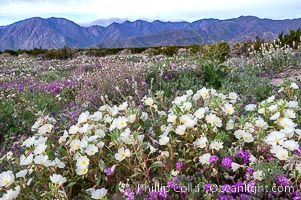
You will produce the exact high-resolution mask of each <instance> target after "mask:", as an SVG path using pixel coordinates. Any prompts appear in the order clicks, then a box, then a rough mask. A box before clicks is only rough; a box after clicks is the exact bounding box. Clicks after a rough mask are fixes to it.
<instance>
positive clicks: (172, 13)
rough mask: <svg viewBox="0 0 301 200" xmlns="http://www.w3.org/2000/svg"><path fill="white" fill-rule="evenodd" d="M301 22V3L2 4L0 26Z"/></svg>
mask: <svg viewBox="0 0 301 200" xmlns="http://www.w3.org/2000/svg"><path fill="white" fill-rule="evenodd" d="M241 15H254V16H257V17H260V18H271V19H293V18H301V3H300V0H0V25H8V24H11V23H13V22H16V21H19V20H22V19H26V18H30V17H43V18H47V17H63V18H67V19H70V20H72V21H75V22H77V23H85V22H91V21H94V20H97V19H107V18H112V17H117V18H128V19H130V20H136V19H150V20H155V19H160V20H170V21H178V20H186V21H194V20H198V19H203V18H217V19H229V18H235V17H239V16H241Z"/></svg>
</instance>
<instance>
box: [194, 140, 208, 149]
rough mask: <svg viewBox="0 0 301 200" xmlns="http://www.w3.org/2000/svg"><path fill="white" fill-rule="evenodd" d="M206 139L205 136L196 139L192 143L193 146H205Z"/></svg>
mask: <svg viewBox="0 0 301 200" xmlns="http://www.w3.org/2000/svg"><path fill="white" fill-rule="evenodd" d="M207 142H208V139H207V137H200V138H198V139H196V141H195V142H194V143H193V144H194V146H196V147H197V148H201V149H203V148H205V147H206V145H207Z"/></svg>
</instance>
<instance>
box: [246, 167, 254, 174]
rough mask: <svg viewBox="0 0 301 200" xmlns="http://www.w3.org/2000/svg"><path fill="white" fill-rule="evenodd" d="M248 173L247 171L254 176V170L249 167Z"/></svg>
mask: <svg viewBox="0 0 301 200" xmlns="http://www.w3.org/2000/svg"><path fill="white" fill-rule="evenodd" d="M246 171H247V173H248V174H253V172H254V169H252V168H250V167H247V169H246Z"/></svg>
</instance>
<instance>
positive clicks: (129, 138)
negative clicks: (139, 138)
mask: <svg viewBox="0 0 301 200" xmlns="http://www.w3.org/2000/svg"><path fill="white" fill-rule="evenodd" d="M120 139H121V140H122V141H123V142H124V143H125V144H134V142H135V140H134V137H133V135H131V130H130V129H129V128H127V129H125V131H124V132H122V133H121V134H120Z"/></svg>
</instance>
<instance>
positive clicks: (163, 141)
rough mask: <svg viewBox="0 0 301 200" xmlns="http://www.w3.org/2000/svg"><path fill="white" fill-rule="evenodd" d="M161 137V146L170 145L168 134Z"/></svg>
mask: <svg viewBox="0 0 301 200" xmlns="http://www.w3.org/2000/svg"><path fill="white" fill-rule="evenodd" d="M159 137H160V139H159V144H160V145H167V144H168V142H169V137H168V136H167V135H166V134H163V135H160V136H159Z"/></svg>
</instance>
